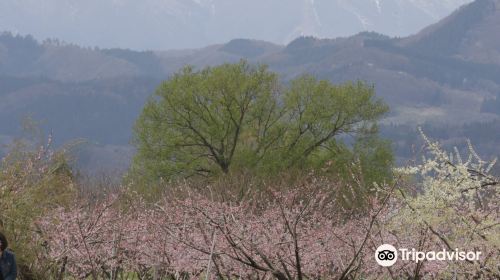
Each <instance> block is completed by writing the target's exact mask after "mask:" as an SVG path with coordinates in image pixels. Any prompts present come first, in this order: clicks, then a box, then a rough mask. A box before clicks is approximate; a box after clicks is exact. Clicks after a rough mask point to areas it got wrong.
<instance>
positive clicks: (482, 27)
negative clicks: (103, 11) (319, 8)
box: [0, 0, 500, 165]
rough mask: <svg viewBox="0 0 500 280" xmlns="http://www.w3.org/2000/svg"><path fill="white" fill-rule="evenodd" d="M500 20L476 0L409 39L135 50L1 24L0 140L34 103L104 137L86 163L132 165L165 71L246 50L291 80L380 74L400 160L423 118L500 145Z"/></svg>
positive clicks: (492, 0) (58, 126)
mask: <svg viewBox="0 0 500 280" xmlns="http://www.w3.org/2000/svg"><path fill="white" fill-rule="evenodd" d="M201 2H202V1H200V3H201ZM316 2H318V3H321V1H315V2H314V3H316ZM340 2H342V1H339V3H340ZM381 2H382V1H381ZM388 2H390V1H388ZM117 3H118V2H117ZM353 3H354V2H353ZM412 3H416V1H413V2H412ZM421 3H423V2H421ZM443 3H445V2H444V1H443ZM499 30H500V0H477V1H475V2H473V3H471V4H468V5H465V6H463V7H462V8H460V9H459V10H457V11H456V12H454V13H452V14H451V15H450V16H448V17H447V18H445V19H443V20H442V21H440V22H438V23H437V24H434V25H431V26H429V27H427V28H425V29H424V30H422V31H421V32H419V33H418V34H416V35H413V36H409V37H405V38H391V37H387V36H385V35H380V34H377V33H367V32H364V33H360V34H358V35H355V36H351V37H346V38H337V39H316V38H313V37H301V38H298V39H295V40H293V41H292V42H291V43H289V44H287V45H277V44H273V43H269V42H265V41H256V40H247V39H234V40H231V41H229V42H228V43H226V44H221V45H211V46H208V47H205V48H201V49H194V50H193V49H191V50H179V51H161V52H160V51H158V52H137V51H130V50H123V49H90V48H81V47H78V46H75V45H67V44H61V43H58V42H56V41H46V42H44V43H43V44H41V43H38V42H37V41H35V40H33V39H32V38H30V37H20V36H12V35H9V34H4V35H2V36H0V120H1V122H0V141H1V138H2V137H3V139H10V138H12V136H14V135H17V134H18V132H19V123H20V122H19V120H20V119H21V118H22V117H23V116H25V115H26V114H27V113H31V115H32V116H33V118H35V119H39V120H44V124H43V127H44V128H45V129H46V130H52V131H53V132H54V135H55V138H56V140H58V142H59V143H62V142H65V141H68V140H71V139H75V138H86V139H89V140H90V141H91V142H92V143H94V144H98V145H92V146H91V147H90V148H89V150H90V151H91V152H88V151H87V152H86V153H84V161H85V160H86V161H87V162H97V161H98V160H100V162H104V163H102V164H103V165H106V164H111V163H110V162H109V161H111V160H113V159H114V161H113V164H115V163H116V162H120V163H123V164H124V165H126V163H127V154H130V153H131V152H132V151H131V149H130V146H128V144H129V141H130V136H131V127H132V125H133V122H134V120H135V119H136V117H137V115H138V114H139V112H140V110H141V108H142V106H143V104H144V102H145V101H146V99H147V98H148V96H150V94H151V93H152V92H153V91H154V89H155V87H157V86H158V84H159V83H160V82H161V80H163V79H166V78H168V76H169V75H171V74H172V73H173V72H174V71H177V70H178V69H180V68H181V67H182V66H184V65H186V64H191V65H195V66H197V67H203V66H206V65H216V64H220V63H223V62H235V61H238V60H240V59H247V60H249V61H250V62H252V63H265V64H268V65H269V66H270V68H271V70H274V71H277V72H279V73H280V74H281V75H282V77H283V79H284V80H288V79H291V78H294V77H296V76H298V75H302V74H303V73H310V74H313V75H315V76H318V77H320V78H323V79H328V80H331V81H333V82H344V81H349V80H364V81H367V82H369V83H373V84H374V85H375V88H376V92H377V94H378V95H379V96H381V97H382V98H384V100H385V101H386V102H387V103H388V104H389V105H390V106H391V113H390V114H389V115H388V116H387V118H386V119H385V120H384V121H383V123H384V125H383V127H382V131H383V132H384V135H386V136H387V137H389V138H390V139H391V140H393V141H394V143H395V148H396V151H397V153H398V155H399V156H400V158H407V157H409V156H410V153H411V146H412V145H413V144H415V143H416V140H415V134H414V131H415V127H416V125H417V124H424V125H425V126H426V129H427V131H429V133H430V134H431V136H435V137H439V138H441V139H445V140H446V141H445V144H446V143H449V144H458V143H459V142H458V141H459V140H463V139H464V137H468V138H471V140H472V141H473V143H475V144H476V146H478V148H479V150H480V151H481V152H483V153H486V154H487V155H494V154H496V155H500V147H499V146H498V143H499V141H500V36H498V35H497V34H498V31H499ZM97 159H98V160H97Z"/></svg>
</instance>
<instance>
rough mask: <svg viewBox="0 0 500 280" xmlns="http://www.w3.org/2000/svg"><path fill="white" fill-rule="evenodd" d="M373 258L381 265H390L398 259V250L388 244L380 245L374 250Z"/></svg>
mask: <svg viewBox="0 0 500 280" xmlns="http://www.w3.org/2000/svg"><path fill="white" fill-rule="evenodd" d="M375 260H376V261H377V263H378V264H379V265H381V266H392V265H393V264H395V263H396V261H397V260H398V250H396V248H394V246H392V245H389V244H383V245H380V246H378V248H377V251H375Z"/></svg>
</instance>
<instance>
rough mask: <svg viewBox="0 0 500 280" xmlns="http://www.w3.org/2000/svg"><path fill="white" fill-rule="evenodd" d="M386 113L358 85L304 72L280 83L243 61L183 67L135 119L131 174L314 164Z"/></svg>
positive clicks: (368, 89) (372, 131)
mask: <svg viewBox="0 0 500 280" xmlns="http://www.w3.org/2000/svg"><path fill="white" fill-rule="evenodd" d="M387 110H388V107H387V106H386V105H385V104H384V103H383V102H382V101H381V100H380V99H378V98H376V97H375V94H374V88H373V86H371V85H367V84H365V83H363V82H356V83H352V82H349V83H345V84H342V85H334V84H332V83H330V82H329V81H326V80H317V79H316V78H314V77H312V76H307V75H306V76H301V77H299V78H297V79H294V80H292V81H291V82H290V83H288V84H286V85H285V84H283V83H281V82H280V80H279V77H278V75H277V74H275V73H273V72H271V71H269V70H268V69H267V67H266V66H252V65H249V64H248V63H247V62H245V61H242V62H240V63H237V64H224V65H221V66H217V67H207V68H205V69H203V70H200V71H195V70H194V69H193V68H192V67H185V68H184V69H182V70H181V71H179V72H178V73H176V74H175V75H173V77H171V78H170V79H169V80H167V81H165V82H163V83H162V84H161V86H160V87H159V88H158V89H157V91H156V93H155V94H154V96H152V97H151V99H150V100H149V102H148V103H147V104H146V106H145V107H144V110H143V112H142V114H141V115H140V117H139V119H138V120H137V123H136V126H135V137H134V143H135V145H136V147H137V154H136V156H135V158H134V162H133V165H132V172H135V173H136V174H139V175H140V176H142V177H144V178H149V179H159V178H164V179H168V178H179V177H181V178H186V177H190V176H195V175H201V176H212V175H214V174H221V173H229V172H231V171H232V170H241V169H246V170H255V171H259V172H274V171H280V170H285V169H289V168H293V167H299V168H304V167H305V168H308V167H314V166H316V165H317V164H322V163H324V162H326V161H328V160H331V159H332V157H333V156H334V155H335V154H339V153H341V152H342V151H345V150H346V149H345V148H344V147H345V145H343V144H342V139H341V137H342V136H343V135H345V136H348V135H350V136H353V137H354V138H355V139H367V137H369V136H374V135H376V133H377V128H376V123H377V121H378V120H379V119H380V118H381V117H382V116H383V115H384V113H386V112H387ZM347 150H349V149H347ZM351 150H352V151H353V152H354V150H355V149H351ZM358 150H362V149H358Z"/></svg>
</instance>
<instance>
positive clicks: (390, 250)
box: [375, 244, 481, 266]
mask: <svg viewBox="0 0 500 280" xmlns="http://www.w3.org/2000/svg"><path fill="white" fill-rule="evenodd" d="M480 256H481V252H477V251H462V250H460V249H458V248H457V249H455V250H454V251H450V250H446V249H443V250H441V251H427V252H422V251H417V250H416V249H415V248H413V249H407V248H399V249H396V248H395V247H394V246H392V245H389V244H383V245H380V246H379V247H378V248H377V251H375V260H376V261H377V263H378V264H379V265H381V266H392V265H394V264H395V263H396V261H397V260H398V259H400V260H401V261H412V262H415V263H419V262H422V261H477V260H479V258H480Z"/></svg>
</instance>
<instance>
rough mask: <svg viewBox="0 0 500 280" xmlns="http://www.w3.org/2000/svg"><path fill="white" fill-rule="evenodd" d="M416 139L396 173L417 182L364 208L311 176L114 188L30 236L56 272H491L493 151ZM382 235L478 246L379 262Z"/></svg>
mask: <svg viewBox="0 0 500 280" xmlns="http://www.w3.org/2000/svg"><path fill="white" fill-rule="evenodd" d="M424 140H425V141H426V144H427V145H426V147H427V152H428V154H426V157H424V158H423V160H422V162H421V164H419V165H415V166H413V167H407V168H401V169H398V170H397V172H396V173H399V174H400V176H413V177H414V178H415V181H416V182H418V183H408V182H405V181H404V180H401V179H397V180H395V183H394V184H392V185H389V186H379V187H378V188H377V191H376V195H375V196H373V197H372V198H370V199H368V200H369V203H368V204H369V206H370V207H368V209H367V210H362V211H354V210H352V209H350V210H348V209H345V208H344V207H343V206H342V205H343V203H341V202H339V200H338V195H339V193H342V192H343V191H344V189H345V188H349V186H345V185H340V184H334V183H332V182H331V181H330V180H328V179H325V178H317V177H314V176H312V178H307V179H304V180H303V181H301V182H298V183H297V185H296V186H294V187H291V188H290V187H288V188H270V189H273V190H272V191H271V190H270V191H267V192H266V191H264V192H258V193H253V194H248V195H246V196H244V197H243V198H242V199H237V198H232V197H230V196H229V197H228V196H227V195H226V196H223V197H219V196H217V195H213V194H211V193H202V192H200V191H193V189H192V188H189V186H180V188H181V189H183V190H184V191H183V192H182V191H181V192H179V193H176V195H167V194H166V195H165V196H164V197H162V198H161V199H159V200H157V202H155V203H148V202H146V201H145V200H143V199H142V198H141V197H140V196H138V195H136V194H130V193H120V194H114V195H110V196H108V197H107V198H105V199H103V200H99V201H86V200H82V201H79V202H78V203H75V205H72V206H70V207H57V208H52V209H51V210H50V212H46V214H45V215H43V216H39V218H38V219H37V223H36V224H37V226H38V229H39V232H40V234H39V235H37V236H39V237H38V239H36V240H38V241H39V242H40V243H42V244H43V245H44V248H45V251H44V255H43V256H44V257H45V258H46V260H48V261H49V262H50V263H51V264H53V265H54V266H52V267H51V277H53V278H56V279H65V278H69V279H87V278H91V279H95V280H97V279H137V278H138V279H280V280H281V279H283V280H284V279H287V280H291V279H388V278H392V279H421V278H428V279H435V278H440V279H449V278H457V279H462V278H463V279H497V278H499V276H500V273H499V267H498V261H497V258H498V255H499V253H500V252H499V248H498V245H499V240H498V236H499V234H498V233H499V230H498V225H499V217H498V213H499V212H498V202H497V201H498V185H499V184H500V183H499V180H498V178H496V177H494V176H492V175H490V174H489V172H490V170H491V168H492V167H493V165H494V163H495V161H492V162H489V163H486V162H484V161H483V160H481V159H480V158H479V157H478V156H477V154H476V153H475V151H474V150H473V148H472V147H471V146H470V145H469V153H470V156H469V158H468V159H467V160H463V159H462V158H461V157H460V155H459V154H458V152H456V153H455V154H453V155H450V154H447V153H446V152H444V151H443V150H442V149H441V148H440V146H439V145H438V144H437V143H434V142H432V141H430V140H429V139H428V138H427V137H425V135H424ZM353 182H356V180H353ZM227 187H231V186H227ZM354 187H356V186H354ZM358 187H359V186H358ZM278 190H279V191H278ZM381 244H392V245H394V246H395V247H396V248H408V249H411V248H415V249H416V250H418V251H424V252H425V251H439V250H442V249H447V250H449V251H454V250H455V248H460V249H465V250H474V251H481V252H482V257H481V258H480V259H479V260H476V261H443V262H436V261H422V262H418V263H416V262H412V261H406V262H405V261H397V262H396V264H394V265H393V266H392V267H389V268H385V267H381V266H379V265H377V263H376V261H375V258H374V255H375V251H376V249H377V247H378V246H379V245H381Z"/></svg>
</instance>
